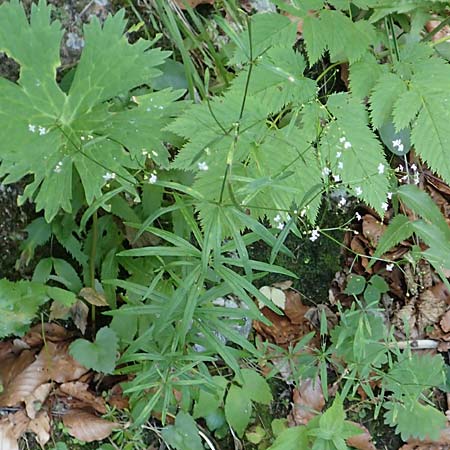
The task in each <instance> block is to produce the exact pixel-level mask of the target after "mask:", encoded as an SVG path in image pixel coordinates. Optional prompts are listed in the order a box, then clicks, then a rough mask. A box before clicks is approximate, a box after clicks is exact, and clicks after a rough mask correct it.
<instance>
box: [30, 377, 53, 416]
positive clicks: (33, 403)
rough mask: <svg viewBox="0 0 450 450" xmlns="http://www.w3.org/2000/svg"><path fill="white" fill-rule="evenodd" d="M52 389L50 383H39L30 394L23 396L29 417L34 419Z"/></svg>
mask: <svg viewBox="0 0 450 450" xmlns="http://www.w3.org/2000/svg"><path fill="white" fill-rule="evenodd" d="M51 390H52V384H51V383H44V384H41V385H40V386H39V387H38V388H37V389H36V390H35V391H34V392H33V393H32V394H30V395H29V396H28V397H26V398H25V400H24V401H25V410H26V412H27V415H28V417H29V418H30V419H35V418H36V416H37V414H38V413H39V411H40V410H41V408H42V404H43V403H44V401H45V400H46V399H47V397H48V395H49V394H50V391H51Z"/></svg>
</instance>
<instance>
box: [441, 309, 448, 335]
mask: <svg viewBox="0 0 450 450" xmlns="http://www.w3.org/2000/svg"><path fill="white" fill-rule="evenodd" d="M439 324H440V326H441V328H442V331H443V332H444V333H448V332H450V310H448V311H447V312H446V313H445V314H444V315H443V316H442V319H441V321H440V322H439Z"/></svg>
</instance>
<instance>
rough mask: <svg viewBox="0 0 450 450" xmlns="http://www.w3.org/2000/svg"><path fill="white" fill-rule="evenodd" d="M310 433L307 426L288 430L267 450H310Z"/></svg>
mask: <svg viewBox="0 0 450 450" xmlns="http://www.w3.org/2000/svg"><path fill="white" fill-rule="evenodd" d="M308 443H309V440H308V431H307V428H306V427H305V426H300V427H292V428H287V429H285V430H284V431H282V432H281V434H280V435H279V436H278V437H277V438H276V439H275V442H274V443H273V444H272V445H271V446H270V447H269V448H268V449H267V450H299V449H302V450H303V449H305V450H306V449H307V448H308Z"/></svg>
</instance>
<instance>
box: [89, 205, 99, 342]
mask: <svg viewBox="0 0 450 450" xmlns="http://www.w3.org/2000/svg"><path fill="white" fill-rule="evenodd" d="M97 241H98V213H97V211H95V212H94V214H93V215H92V241H91V254H90V260H89V275H90V284H91V288H92V289H95V260H96V256H97ZM95 314H96V310H95V306H94V305H92V307H91V320H92V335H93V336H95V332H96V325H95Z"/></svg>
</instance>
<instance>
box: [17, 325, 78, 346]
mask: <svg viewBox="0 0 450 450" xmlns="http://www.w3.org/2000/svg"><path fill="white" fill-rule="evenodd" d="M72 336H73V333H71V332H69V331H67V330H66V329H65V328H64V327H62V326H60V325H57V324H56V323H44V325H42V324H38V325H35V326H34V327H32V328H30V330H29V331H28V333H27V334H26V335H25V336H24V337H23V338H22V340H23V341H24V342H26V343H27V344H28V345H29V346H30V347H37V346H40V345H42V344H43V343H44V338H45V342H49V341H50V342H61V341H66V340H68V339H70V338H71V337H72Z"/></svg>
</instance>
